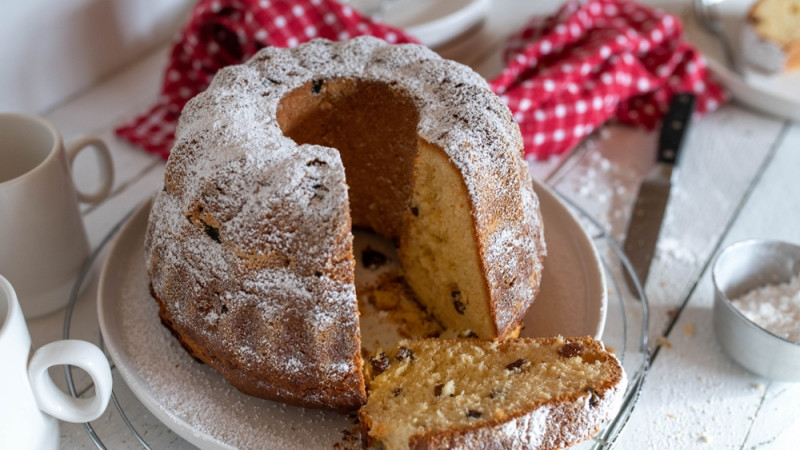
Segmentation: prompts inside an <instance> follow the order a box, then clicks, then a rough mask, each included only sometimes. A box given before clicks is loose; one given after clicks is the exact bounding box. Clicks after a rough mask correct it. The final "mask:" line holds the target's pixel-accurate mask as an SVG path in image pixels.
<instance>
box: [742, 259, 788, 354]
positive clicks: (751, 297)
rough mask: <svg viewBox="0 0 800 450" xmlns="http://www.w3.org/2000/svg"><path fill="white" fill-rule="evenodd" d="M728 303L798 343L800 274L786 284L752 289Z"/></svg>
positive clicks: (758, 322) (779, 334)
mask: <svg viewBox="0 0 800 450" xmlns="http://www.w3.org/2000/svg"><path fill="white" fill-rule="evenodd" d="M731 303H732V304H733V306H735V307H736V309H738V310H739V311H741V313H742V314H744V315H745V317H747V318H748V319H750V320H752V321H753V322H755V323H756V324H758V325H759V326H760V327H762V328H764V329H766V330H767V331H770V332H772V333H773V334H776V335H778V336H780V337H782V338H785V339H788V340H790V341H794V342H798V343H800V274H798V275H795V276H794V277H792V279H791V280H789V281H788V282H787V283H781V284H768V285H766V286H762V287H760V288H756V289H753V290H752V291H750V292H748V293H747V294H745V295H743V296H741V297H739V298H737V299H735V300H732V301H731Z"/></svg>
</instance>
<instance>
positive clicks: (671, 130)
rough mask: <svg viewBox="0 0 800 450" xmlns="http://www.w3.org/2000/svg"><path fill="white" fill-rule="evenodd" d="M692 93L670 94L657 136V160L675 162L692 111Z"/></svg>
mask: <svg viewBox="0 0 800 450" xmlns="http://www.w3.org/2000/svg"><path fill="white" fill-rule="evenodd" d="M694 100H695V99H694V94H686V93H678V94H675V95H673V96H672V101H671V102H670V104H669V110H667V115H665V116H664V120H663V122H661V135H660V136H659V138H658V157H657V159H658V162H664V163H670V164H675V162H677V160H678V153H680V151H681V146H682V145H683V136H684V135H685V134H686V131H687V130H688V129H689V122H690V121H691V118H692V113H693V112H694Z"/></svg>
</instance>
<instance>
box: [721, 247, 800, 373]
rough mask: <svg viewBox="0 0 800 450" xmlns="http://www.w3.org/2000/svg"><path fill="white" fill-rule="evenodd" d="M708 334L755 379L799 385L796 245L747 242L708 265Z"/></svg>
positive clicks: (798, 255)
mask: <svg viewBox="0 0 800 450" xmlns="http://www.w3.org/2000/svg"><path fill="white" fill-rule="evenodd" d="M712 278H713V280H714V333H715V334H716V337H717V341H718V342H719V344H720V346H721V347H722V348H723V350H724V351H725V352H726V353H727V354H728V355H729V356H730V357H731V358H733V359H734V360H735V361H736V362H738V363H739V364H741V365H742V366H744V367H745V368H746V369H748V370H750V371H751V372H753V373H756V374H758V375H761V376H764V377H767V378H771V379H775V380H781V381H800V246H797V245H794V244H790V243H787V242H781V241H770V240H759V239H751V240H747V241H742V242H737V243H735V244H732V245H730V246H728V247H727V248H725V249H724V250H722V251H721V252H720V253H719V255H717V258H716V260H715V262H714V267H713V270H712Z"/></svg>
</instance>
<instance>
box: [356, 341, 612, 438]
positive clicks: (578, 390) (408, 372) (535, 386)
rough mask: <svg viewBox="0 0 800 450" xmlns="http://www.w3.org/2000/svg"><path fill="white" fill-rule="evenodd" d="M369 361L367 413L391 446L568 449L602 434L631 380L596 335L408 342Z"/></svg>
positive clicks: (371, 430) (373, 430) (368, 425)
mask: <svg viewBox="0 0 800 450" xmlns="http://www.w3.org/2000/svg"><path fill="white" fill-rule="evenodd" d="M368 366H369V370H368V377H370V378H372V379H371V381H370V384H369V387H368V390H369V394H368V398H367V404H366V405H365V406H364V407H362V408H361V410H360V411H359V419H360V421H361V426H362V430H363V433H364V436H365V439H366V440H367V442H368V443H369V445H373V446H377V447H381V446H382V447H383V448H386V449H388V450H392V449H406V448H454V447H457V448H481V449H485V448H547V449H549V448H562V447H565V446H569V445H572V444H574V443H576V442H579V441H582V440H585V439H588V438H589V437H591V436H593V435H594V434H595V433H597V431H598V430H599V429H600V427H601V426H602V425H603V423H604V422H605V421H607V420H608V419H610V418H611V417H613V416H614V415H615V414H616V413H617V412H618V410H619V408H620V406H621V404H622V398H623V394H624V392H625V388H626V386H627V378H626V376H625V372H624V370H623V368H622V366H621V364H620V363H619V361H618V360H617V359H616V358H615V357H614V356H613V355H612V354H611V353H609V352H608V351H606V350H605V348H604V347H603V344H602V343H600V342H598V341H596V340H594V339H592V338H589V337H586V338H561V337H557V338H536V339H529V338H519V339H509V340H505V341H499V342H492V341H486V340H479V339H454V340H447V339H423V340H417V341H405V342H403V343H401V345H400V346H399V347H398V348H397V349H395V350H393V351H391V352H388V353H379V354H378V355H376V356H373V357H372V358H370V359H369V364H368Z"/></svg>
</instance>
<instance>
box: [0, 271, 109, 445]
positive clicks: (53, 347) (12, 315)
mask: <svg viewBox="0 0 800 450" xmlns="http://www.w3.org/2000/svg"><path fill="white" fill-rule="evenodd" d="M30 353H31V336H30V333H29V332H28V328H27V326H26V324H25V318H24V317H23V316H22V311H21V310H20V306H19V302H18V301H17V295H16V293H15V292H14V288H12V287H11V284H10V283H9V282H8V280H6V279H5V278H3V276H2V275H0V361H2V362H0V386H1V387H2V390H3V391H2V396H1V397H2V401H0V447H2V448H9V449H11V448H13V449H55V448H58V444H59V430H58V420H57V419H61V420H64V421H68V422H77V423H79V422H89V421H92V420H94V419H97V418H98V417H100V416H101V415H102V414H103V412H104V411H105V409H106V406H107V405H108V399H109V398H110V397H111V385H112V380H111V369H110V368H109V365H108V360H107V359H106V357H105V355H103V352H102V351H101V350H100V349H99V348H97V347H96V346H94V345H93V344H90V343H88V342H86V341H77V340H64V341H56V342H51V343H49V344H47V345H45V346H43V347H42V348H40V349H38V350H36V351H35V352H34V353H33V356H32V357H31V358H30V362H29V360H28V356H29V355H30ZM63 364H69V365H72V366H75V367H79V368H81V369H83V370H84V371H86V373H88V374H89V376H90V377H92V381H93V382H94V391H95V396H94V397H92V398H89V399H84V398H74V397H70V396H68V395H67V394H65V393H64V392H62V391H61V390H60V389H58V388H57V387H56V386H55V384H54V383H53V380H52V379H51V378H50V375H49V374H48V372H47V370H48V369H49V368H50V367H52V366H56V365H63Z"/></svg>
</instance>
